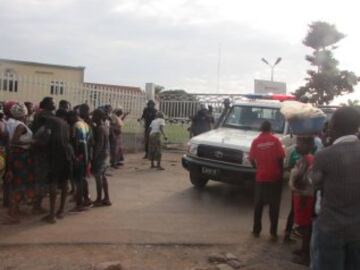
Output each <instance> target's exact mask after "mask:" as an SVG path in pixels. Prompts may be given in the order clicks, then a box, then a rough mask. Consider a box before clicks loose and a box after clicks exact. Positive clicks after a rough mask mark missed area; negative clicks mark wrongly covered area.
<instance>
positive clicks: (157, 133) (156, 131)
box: [149, 112, 167, 170]
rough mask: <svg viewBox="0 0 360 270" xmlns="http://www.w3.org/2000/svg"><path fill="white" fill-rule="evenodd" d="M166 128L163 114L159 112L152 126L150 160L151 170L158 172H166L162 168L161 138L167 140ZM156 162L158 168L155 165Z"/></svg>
mask: <svg viewBox="0 0 360 270" xmlns="http://www.w3.org/2000/svg"><path fill="white" fill-rule="evenodd" d="M164 127H165V120H164V115H163V113H162V112H157V113H156V118H155V120H153V121H152V122H151V124H150V137H149V159H150V160H151V168H157V169H158V170H164V168H163V167H161V136H163V137H164V139H165V140H167V138H166V135H165V132H164ZM155 161H156V162H157V166H155V164H154V162H155Z"/></svg>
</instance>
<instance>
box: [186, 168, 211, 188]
mask: <svg viewBox="0 0 360 270" xmlns="http://www.w3.org/2000/svg"><path fill="white" fill-rule="evenodd" d="M208 181H209V179H207V178H206V177H204V176H203V175H201V173H200V172H199V171H198V170H195V169H192V170H190V182H191V184H193V185H194V187H196V188H204V187H205V186H206V184H207V182H208Z"/></svg>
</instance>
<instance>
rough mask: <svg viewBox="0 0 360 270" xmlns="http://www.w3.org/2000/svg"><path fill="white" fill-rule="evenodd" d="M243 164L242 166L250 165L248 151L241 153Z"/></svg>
mask: <svg viewBox="0 0 360 270" xmlns="http://www.w3.org/2000/svg"><path fill="white" fill-rule="evenodd" d="M243 165H244V166H251V162H250V160H249V153H248V152H244V153H243Z"/></svg>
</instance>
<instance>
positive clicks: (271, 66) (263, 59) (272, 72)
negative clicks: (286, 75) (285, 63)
mask: <svg viewBox="0 0 360 270" xmlns="http://www.w3.org/2000/svg"><path fill="white" fill-rule="evenodd" d="M281 60H282V58H281V57H278V59H276V61H275V63H274V64H273V65H271V64H270V63H269V62H268V61H267V60H266V59H265V58H261V61H263V62H264V63H265V64H266V65H268V66H269V67H270V68H271V81H274V68H275V66H276V65H278V64H279V63H280V62H281Z"/></svg>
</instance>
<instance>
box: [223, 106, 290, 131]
mask: <svg viewBox="0 0 360 270" xmlns="http://www.w3.org/2000/svg"><path fill="white" fill-rule="evenodd" d="M266 120H267V121H269V122H270V123H271V126H272V130H273V132H275V133H283V132H284V127H285V119H284V117H283V116H282V115H281V113H280V109H278V108H266V107H254V106H240V105H239V106H233V107H232V108H231V111H230V113H229V114H228V117H227V118H226V120H225V122H224V126H225V127H232V128H238V129H244V130H256V131H259V130H260V127H261V124H262V123H263V122H264V121H266Z"/></svg>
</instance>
